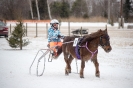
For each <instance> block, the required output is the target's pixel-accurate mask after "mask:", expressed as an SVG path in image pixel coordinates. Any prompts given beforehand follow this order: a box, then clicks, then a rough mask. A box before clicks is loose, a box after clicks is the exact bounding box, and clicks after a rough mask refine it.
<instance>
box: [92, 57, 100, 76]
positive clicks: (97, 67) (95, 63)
mask: <svg viewBox="0 0 133 88" xmlns="http://www.w3.org/2000/svg"><path fill="white" fill-rule="evenodd" d="M93 63H94V65H95V68H96V72H95V75H96V77H100V71H99V63H98V61H97V59H96V60H94V61H93Z"/></svg>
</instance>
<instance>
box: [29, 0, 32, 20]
mask: <svg viewBox="0 0 133 88" xmlns="http://www.w3.org/2000/svg"><path fill="white" fill-rule="evenodd" d="M29 5H30V13H31V19H33V10H32V4H31V0H29Z"/></svg>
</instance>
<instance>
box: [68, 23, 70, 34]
mask: <svg viewBox="0 0 133 88" xmlns="http://www.w3.org/2000/svg"><path fill="white" fill-rule="evenodd" d="M68 33H69V34H68V35H69V36H70V22H69V21H68Z"/></svg>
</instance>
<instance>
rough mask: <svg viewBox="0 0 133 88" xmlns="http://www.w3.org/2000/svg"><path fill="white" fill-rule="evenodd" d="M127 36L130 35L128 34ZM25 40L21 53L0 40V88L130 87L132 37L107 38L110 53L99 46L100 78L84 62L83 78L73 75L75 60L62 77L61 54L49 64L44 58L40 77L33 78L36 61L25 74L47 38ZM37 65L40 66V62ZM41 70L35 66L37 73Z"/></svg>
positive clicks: (131, 81)
mask: <svg viewBox="0 0 133 88" xmlns="http://www.w3.org/2000/svg"><path fill="white" fill-rule="evenodd" d="M121 31H122V30H121ZM129 34H131V33H130V32H129ZM27 38H28V39H29V40H30V44H29V45H28V46H26V47H23V50H19V49H12V48H11V47H9V45H8V43H7V41H6V39H5V38H4V37H0V88H87V87H88V88H132V87H133V57H132V55H133V37H127V36H123V37H110V39H111V40H110V43H111V46H112V51H111V52H110V53H106V52H104V50H103V49H102V48H101V47H99V53H98V61H99V69H100V78H97V77H95V67H94V65H93V63H92V62H91V61H88V62H86V67H85V69H84V76H85V78H83V79H81V78H80V77H79V74H77V69H76V63H75V60H73V62H72V73H71V74H69V76H66V75H65V62H64V58H63V55H62V54H61V56H60V57H59V58H58V59H56V60H52V62H48V59H46V63H45V71H44V74H43V75H42V76H40V77H38V76H36V64H37V60H36V61H35V63H34V64H33V66H32V69H31V74H29V67H30V65H31V63H32V61H33V59H34V57H35V55H36V54H37V52H38V50H40V49H46V48H47V39H46V38H44V37H31V36H29V37H27ZM40 55H41V54H39V56H40ZM39 56H38V57H39ZM46 58H48V56H47V57H46ZM40 64H41V65H42V64H43V61H42V60H41V62H40ZM77 64H78V72H79V70H80V60H78V61H77ZM42 68H43V67H42V66H39V73H41V71H42Z"/></svg>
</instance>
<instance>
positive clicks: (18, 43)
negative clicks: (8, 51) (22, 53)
mask: <svg viewBox="0 0 133 88" xmlns="http://www.w3.org/2000/svg"><path fill="white" fill-rule="evenodd" d="M24 36H25V27H24V25H23V23H22V22H21V21H19V23H18V24H16V26H15V28H14V31H13V32H12V34H11V36H10V37H9V39H7V41H8V43H9V46H10V47H12V48H20V50H22V47H24V46H27V45H28V44H29V41H27V40H26V39H23V37H24Z"/></svg>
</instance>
